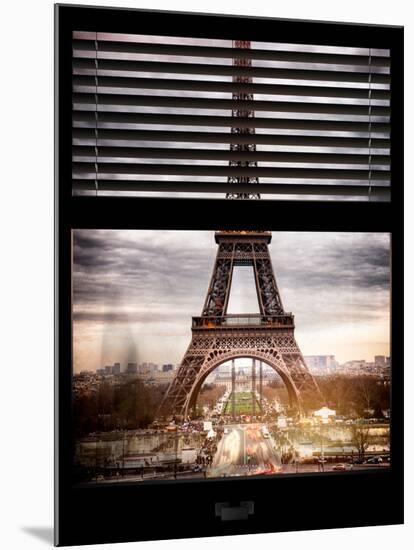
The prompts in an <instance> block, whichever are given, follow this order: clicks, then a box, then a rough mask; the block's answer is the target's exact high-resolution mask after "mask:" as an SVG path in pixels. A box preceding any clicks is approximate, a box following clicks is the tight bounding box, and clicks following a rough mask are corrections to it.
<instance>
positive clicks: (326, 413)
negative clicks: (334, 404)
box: [313, 407, 336, 424]
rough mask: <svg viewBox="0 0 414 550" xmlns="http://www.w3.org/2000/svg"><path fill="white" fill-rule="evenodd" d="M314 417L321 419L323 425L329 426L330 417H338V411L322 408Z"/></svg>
mask: <svg viewBox="0 0 414 550" xmlns="http://www.w3.org/2000/svg"><path fill="white" fill-rule="evenodd" d="M313 416H316V417H317V418H319V419H320V420H321V421H322V423H323V424H327V423H328V422H329V417H332V416H336V411H334V410H333V409H330V408H329V407H322V408H321V409H319V410H318V411H315V412H314V413H313Z"/></svg>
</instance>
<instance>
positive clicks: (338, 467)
mask: <svg viewBox="0 0 414 550" xmlns="http://www.w3.org/2000/svg"><path fill="white" fill-rule="evenodd" d="M332 470H335V471H339V472H343V471H345V470H346V465H345V464H343V463H342V462H341V463H340V464H335V466H334V467H333V468H332Z"/></svg>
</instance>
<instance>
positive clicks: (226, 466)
mask: <svg viewBox="0 0 414 550" xmlns="http://www.w3.org/2000/svg"><path fill="white" fill-rule="evenodd" d="M262 426H263V424H231V425H228V426H226V428H227V430H228V433H226V434H224V435H223V437H222V439H221V441H220V443H219V445H218V448H217V452H216V454H215V456H214V460H213V464H212V466H211V468H208V470H207V477H222V476H238V475H243V476H245V475H257V474H273V473H276V472H278V471H280V468H281V465H280V460H279V459H278V456H277V454H276V453H275V451H274V449H273V448H272V442H271V439H265V438H264V437H263V435H262V432H261V427H262Z"/></svg>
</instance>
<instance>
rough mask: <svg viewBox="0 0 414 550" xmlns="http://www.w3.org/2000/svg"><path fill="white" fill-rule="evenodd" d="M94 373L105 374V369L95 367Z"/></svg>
mask: <svg viewBox="0 0 414 550" xmlns="http://www.w3.org/2000/svg"><path fill="white" fill-rule="evenodd" d="M96 374H100V375H104V374H105V369H97V370H96Z"/></svg>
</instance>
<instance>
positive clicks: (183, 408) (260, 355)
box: [162, 231, 323, 417]
mask: <svg viewBox="0 0 414 550" xmlns="http://www.w3.org/2000/svg"><path fill="white" fill-rule="evenodd" d="M271 238H272V236H271V233H270V232H267V231H217V232H216V233H215V239H216V242H217V244H218V251H217V257H216V263H215V266H214V271H213V274H212V277H211V281H210V286H209V289H208V292H207V297H206V301H205V304H204V308H203V311H202V314H201V316H200V317H193V320H192V339H191V342H190V345H189V347H188V349H187V351H186V353H185V355H184V359H183V361H182V363H181V365H180V367H179V368H178V371H177V374H176V375H175V378H174V380H173V381H172V383H171V385H170V387H169V389H168V391H167V393H166V396H165V398H164V402H163V407H162V409H163V411H165V412H166V411H168V412H169V413H172V414H180V415H183V416H184V417H188V416H189V414H190V412H191V410H192V408H193V407H194V406H195V404H196V400H197V395H198V393H199V391H200V388H201V386H202V384H203V382H204V380H205V379H206V378H207V376H208V375H209V374H210V373H211V372H212V371H213V370H214V369H216V368H217V367H218V366H219V365H220V364H222V363H224V362H227V361H229V360H231V359H237V358H245V357H248V358H252V359H257V360H259V361H263V362H264V363H266V364H267V365H269V366H270V367H272V368H273V369H274V370H275V371H276V372H277V373H278V374H279V375H280V377H281V378H282V380H283V382H284V383H285V386H286V388H287V391H288V394H289V399H290V403H291V405H292V406H293V407H295V408H296V411H297V412H298V413H299V414H301V413H302V412H303V400H302V396H303V393H304V392H307V394H308V395H309V392H310V394H311V395H313V396H314V397H317V398H318V399H319V401H320V402H322V401H323V400H322V397H321V395H320V392H319V389H318V386H317V384H316V382H315V380H314V378H313V376H312V375H311V373H310V372H309V370H308V368H307V366H306V364H305V361H304V359H303V356H302V353H301V352H300V349H299V347H298V345H297V343H296V340H295V337H294V329H295V325H294V317H293V315H292V314H291V313H286V312H285V310H284V309H283V305H282V301H281V298H280V295H279V290H278V288H277V284H276V279H275V276H274V273H273V267H272V262H271V259H270V255H269V248H268V244H269V242H270V240H271ZM238 265H251V266H252V267H253V271H254V276H255V282H256V291H257V297H258V302H259V310H260V313H259V314H257V315H253V314H251V315H228V314H227V305H228V301H229V295H230V288H231V281H232V274H233V269H234V267H235V266H238Z"/></svg>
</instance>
